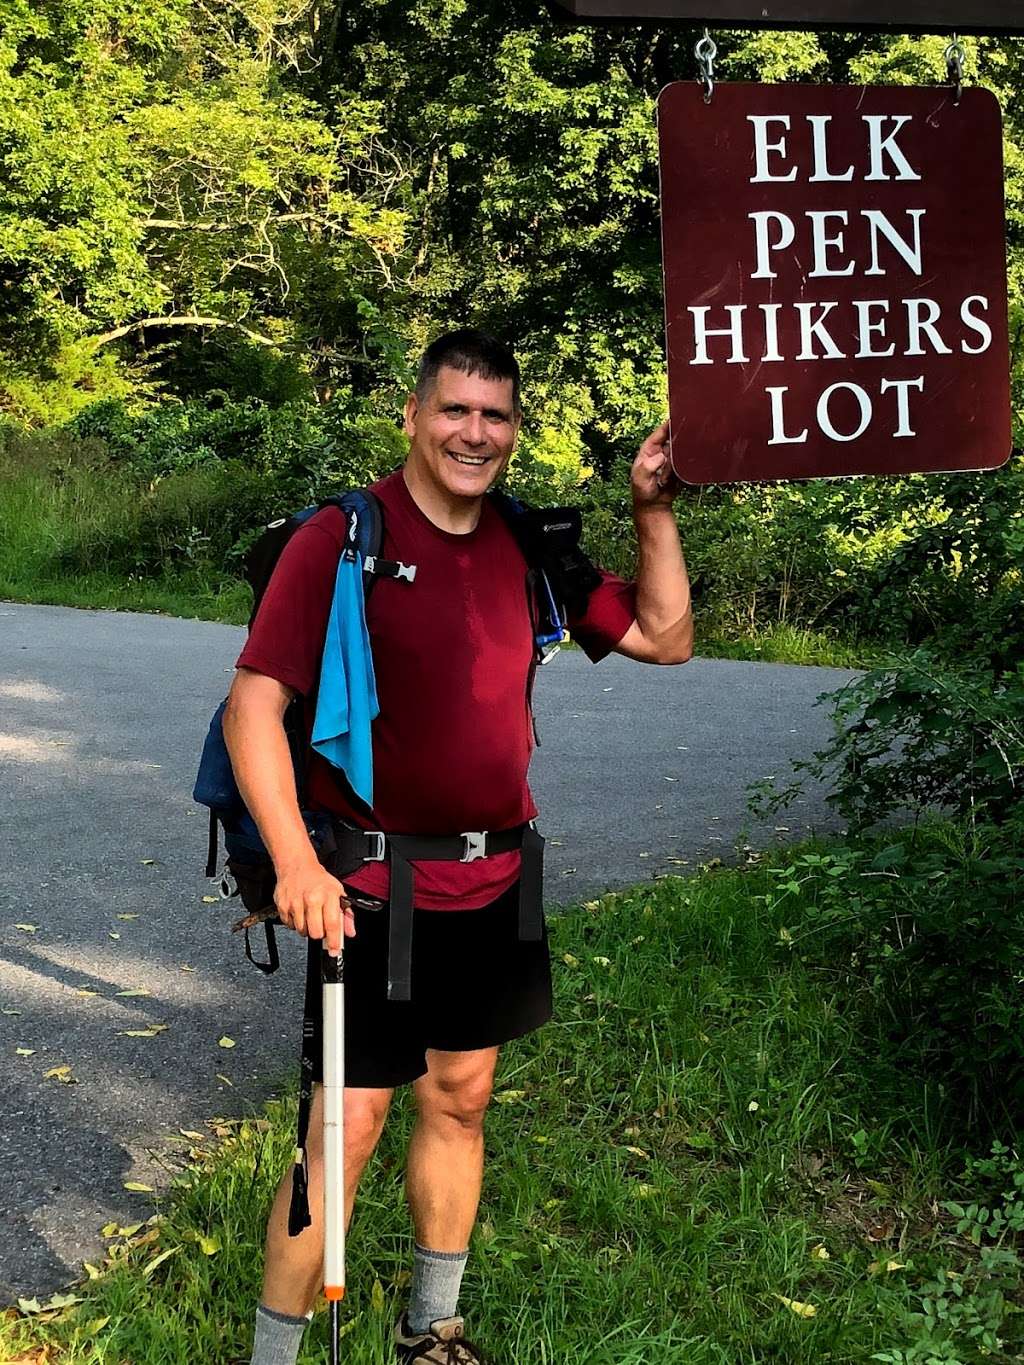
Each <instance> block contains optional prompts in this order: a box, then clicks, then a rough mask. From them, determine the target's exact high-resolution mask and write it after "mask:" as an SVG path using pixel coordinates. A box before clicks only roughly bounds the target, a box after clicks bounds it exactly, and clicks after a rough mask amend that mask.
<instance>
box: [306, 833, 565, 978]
mask: <svg viewBox="0 0 1024 1365" xmlns="http://www.w3.org/2000/svg"><path fill="white" fill-rule="evenodd" d="M334 840H335V848H334V850H333V852H334V856H335V861H334V872H335V875H336V876H338V877H340V878H342V879H344V878H345V877H346V876H347V875H348V874H349V873H351V872H354V871H355V870H356V868H358V867H359V866H360V865H362V864H364V863H382V862H384V861H385V860H387V862H388V865H389V868H390V871H391V891H390V895H389V904H390V923H389V926H388V999H389V1000H408V999H410V997H411V994H412V983H411V970H412V927H413V913H412V912H413V905H414V904H415V899H414V893H413V868H412V864H413V863H414V862H450V863H456V862H457V863H473V862H476V861H477V859H479V858H489V857H491V856H492V855H493V854H495V853H514V852H516V851H518V852H519V853H521V855H522V868H521V871H520V874H519V937H520V939H521V940H523V941H524V942H530V943H537V942H539V941H540V939H541V938H542V937H543V933H544V916H543V898H544V838H543V835H541V834H540V833H539V831H538V830H537V829H536V828H535V826H534V824H533V821H532V820H531V821H529V822H528V823H527V824H523V825H516V826H515V827H514V828H512V829H501V830H472V831H469V832H467V833H465V834H387V833H385V832H384V831H382V830H363V829H354V828H353V827H352V826H351V825H343V824H340V823H335V824H334Z"/></svg>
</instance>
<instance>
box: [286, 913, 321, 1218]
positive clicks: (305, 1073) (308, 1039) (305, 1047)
mask: <svg viewBox="0 0 1024 1365" xmlns="http://www.w3.org/2000/svg"><path fill="white" fill-rule="evenodd" d="M322 951H323V950H322V948H321V944H320V940H319V939H318V938H311V939H309V940H308V942H307V944H306V994H305V999H304V1001H303V1005H302V1054H301V1060H300V1069H299V1124H298V1131H297V1133H296V1141H295V1165H294V1167H293V1168H292V1198H291V1204H290V1205H289V1207H288V1236H289V1237H298V1235H299V1233H300V1232H301V1231H302V1230H303V1228H308V1227H309V1225H310V1222H311V1221H312V1220H311V1218H310V1214H309V1163H308V1160H307V1157H306V1139H307V1137H308V1136H309V1111H310V1109H311V1108H312V1105H313V1069H314V1067H315V1065H316V1058H315V1057H314V1056H313V1040H314V1035H315V1029H316V1023H315V1020H316V1009H317V1001H318V999H319V995H320V954H321V952H322Z"/></svg>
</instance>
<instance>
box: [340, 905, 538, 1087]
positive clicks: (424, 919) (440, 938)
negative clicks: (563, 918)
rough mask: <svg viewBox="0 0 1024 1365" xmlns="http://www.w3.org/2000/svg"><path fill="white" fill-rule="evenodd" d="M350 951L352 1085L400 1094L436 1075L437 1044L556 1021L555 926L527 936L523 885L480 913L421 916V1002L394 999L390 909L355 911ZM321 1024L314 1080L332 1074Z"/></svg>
mask: <svg viewBox="0 0 1024 1365" xmlns="http://www.w3.org/2000/svg"><path fill="white" fill-rule="evenodd" d="M355 917H356V936H355V938H347V939H346V940H345V946H344V968H345V1084H346V1085H350V1086H357V1087H371V1088H374V1089H376V1088H382V1089H390V1088H392V1087H393V1086H397V1085H407V1084H408V1083H409V1082H410V1081H414V1080H416V1078H417V1077H419V1076H423V1075H425V1074H426V1070H427V1059H426V1051H427V1048H440V1049H442V1050H443V1051H446V1052H470V1051H473V1050H474V1049H476V1048H484V1047H495V1046H496V1045H497V1044H499V1043H507V1042H509V1041H510V1040H511V1039H512V1038H519V1037H522V1035H523V1034H524V1033H531V1032H532V1031H533V1030H534V1029H536V1028H539V1027H540V1026H541V1024H545V1023H547V1021H548V1020H549V1019H550V1018H551V960H550V957H549V954H548V940H547V930H546V929H545V931H544V937H543V939H542V940H541V942H539V943H522V942H520V939H519V886H518V883H517V884H516V885H514V886H512V887H510V888H509V890H508V891H506V892H505V893H504V894H503V895H501V896H499V897H498V899H497V900H495V901H492V902H491V904H490V905H485V906H484V907H483V908H482V909H479V910H420V909H417V910H414V911H413V938H412V999H411V1000H407V1001H406V1000H388V998H387V945H388V908H387V906H386V905H385V906H384V907H383V908H382V909H381V910H378V911H374V910H361V909H356V910H355ZM321 1025H322V1020H321V1017H320V1005H319V998H318V1002H317V1011H316V1019H315V1038H314V1043H313V1046H314V1054H313V1055H314V1057H315V1059H316V1060H315V1064H314V1071H313V1077H314V1079H315V1080H316V1081H320V1080H321V1079H322V1077H323V1072H322V1046H323V1045H322V1027H321Z"/></svg>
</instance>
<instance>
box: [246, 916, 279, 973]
mask: <svg viewBox="0 0 1024 1365" xmlns="http://www.w3.org/2000/svg"><path fill="white" fill-rule="evenodd" d="M263 930H264V932H265V933H266V936H267V960H266V962H258V961H257V960H256V958H255V957H253V954H252V943H251V942H250V941H249V929H248V927H246V930H245V955H246V957H247V958H248V959H249V961H250V962H251V963H252V965H253V966H254V967H259V969H260V971H261V972H262V973H263V975H264V976H273V974H274V972H276V971H277V969H278V967H280V965H281V958H280V955H279V953H278V951H277V935H276V934H275V933H274V925H273V923H272V922H271V921H270V920H269V919H268V920H264V921H263Z"/></svg>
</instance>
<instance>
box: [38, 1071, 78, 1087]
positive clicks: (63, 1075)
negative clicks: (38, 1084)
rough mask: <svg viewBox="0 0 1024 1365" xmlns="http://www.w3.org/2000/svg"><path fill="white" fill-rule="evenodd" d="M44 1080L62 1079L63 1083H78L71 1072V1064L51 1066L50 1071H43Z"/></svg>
mask: <svg viewBox="0 0 1024 1365" xmlns="http://www.w3.org/2000/svg"><path fill="white" fill-rule="evenodd" d="M43 1080H44V1081H60V1083H61V1085H74V1084H76V1082H75V1078H74V1076H72V1074H71V1068H70V1067H69V1066H51V1067H50V1069H49V1071H44V1072H43Z"/></svg>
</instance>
